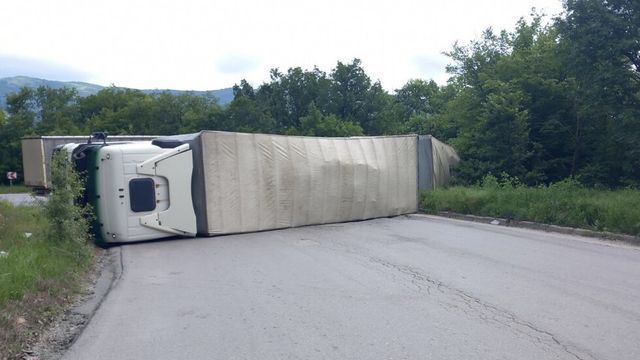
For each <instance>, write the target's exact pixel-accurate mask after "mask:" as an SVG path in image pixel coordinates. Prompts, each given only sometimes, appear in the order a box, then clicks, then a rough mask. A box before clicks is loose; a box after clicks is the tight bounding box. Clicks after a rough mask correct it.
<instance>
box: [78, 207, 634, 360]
mask: <svg viewBox="0 0 640 360" xmlns="http://www.w3.org/2000/svg"><path fill="white" fill-rule="evenodd" d="M122 257H123V273H122V277H121V278H120V279H119V280H118V282H117V283H116V284H115V287H114V288H113V289H112V291H111V293H110V294H109V295H108V296H107V298H106V299H105V301H104V303H103V304H102V306H101V307H100V309H99V310H98V312H97V313H96V315H95V317H94V318H93V319H92V320H91V322H90V323H89V325H88V327H87V328H86V329H85V331H84V332H83V334H82V335H81V336H80V338H79V339H78V340H77V341H76V343H75V344H74V345H73V346H72V348H71V349H70V350H69V351H68V352H67V354H66V355H65V358H66V359H536V360H539V359H614V360H623V359H629V360H637V359H640V248H637V247H633V246H628V245H624V244H615V243H609V242H603V241H598V240H593V239H586V238H580V237H575V236H568V235H558V234H551V233H544V232H538V231H532V230H524V229H514V228H505V227H500V226H493V225H484V224H477V223H468V222H463V221H457V220H450V219H444V218H438V217H430V216H420V215H412V216H407V217H399V218H394V219H378V220H372V221H364V222H357V223H347V224H337V225H324V226H310V227H304V228H298V229H287V230H280V231H271V232H262V233H254V234H244V235H233V236H223V237H215V238H202V239H188V240H172V241H163V242H155V243H144V244H136V245H129V246H123V247H122Z"/></svg>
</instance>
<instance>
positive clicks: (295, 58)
mask: <svg viewBox="0 0 640 360" xmlns="http://www.w3.org/2000/svg"><path fill="white" fill-rule="evenodd" d="M534 6H535V7H538V8H545V9H546V12H547V13H549V14H554V13H557V12H559V11H560V10H561V2H560V0H482V1H467V0H446V1H441V0H422V1H419V0H395V1H386V2H372V1H362V0H350V1H349V0H341V1H338V0H326V1H322V2H318V1H309V0H276V1H269V2H265V1H259V0H244V1H241V2H237V1H219V0H216V1H207V0H203V1H197V0H181V1H177V0H171V1H169V0H162V1H160V0H111V1H97V0H58V1H48V0H21V1H11V2H7V3H6V4H3V8H2V12H0V53H3V54H7V55H10V56H13V57H26V58H33V59H40V60H42V61H47V62H51V63H58V64H64V65H65V66H68V67H72V68H76V69H82V71H83V72H88V73H89V74H90V75H89V77H88V79H87V80H90V81H95V82H98V83H100V84H103V85H106V84H110V83H115V84H117V85H120V86H128V87H138V88H177V89H215V88H222V87H227V86H231V85H233V84H234V83H237V82H239V81H240V79H242V78H246V79H247V80H249V81H250V82H252V83H254V84H259V83H261V82H262V81H267V80H268V78H269V69H271V68H275V67H277V68H280V69H282V70H286V69H287V68H289V67H292V66H301V67H303V68H311V67H312V66H314V65H318V66H319V67H320V68H321V69H323V70H325V71H330V70H331V69H332V68H333V67H334V66H335V64H336V62H337V61H338V60H340V61H350V60H351V59H353V58H359V59H361V60H362V61H363V65H364V67H365V70H366V71H367V73H368V74H369V75H370V76H371V77H372V78H373V79H374V80H375V79H380V80H381V81H382V84H383V86H384V87H385V88H387V89H389V90H392V89H395V88H399V87H401V86H402V85H403V84H404V83H405V82H406V81H407V80H408V79H410V78H430V77H434V78H436V79H437V80H438V81H441V80H442V79H443V78H444V79H446V75H445V74H444V65H442V67H441V69H440V72H438V70H437V65H438V64H441V63H443V62H444V63H446V59H445V58H443V57H442V55H441V53H442V52H443V51H447V50H449V49H450V48H451V45H452V44H453V43H454V42H455V41H456V40H460V41H461V42H462V43H466V42H468V41H469V40H471V39H473V38H474V37H478V36H479V35H480V34H481V32H482V30H483V29H485V28H487V27H489V26H492V27H493V28H495V29H502V28H509V29H512V28H513V26H514V24H515V22H516V21H517V19H518V18H519V17H521V16H526V15H528V14H529V12H530V9H531V7H534ZM421 59H422V60H421ZM23 75H29V74H23ZM52 76H53V75H52Z"/></svg>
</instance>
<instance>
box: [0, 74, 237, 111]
mask: <svg viewBox="0 0 640 360" xmlns="http://www.w3.org/2000/svg"><path fill="white" fill-rule="evenodd" d="M25 86H26V87H29V88H34V89H35V88H38V87H40V86H48V87H50V88H52V89H62V88H65V87H67V88H74V89H76V90H77V91H78V95H80V96H89V95H93V94H95V93H97V92H98V91H100V90H102V89H104V88H105V87H104V86H101V85H96V84H90V83H85V82H79V81H54V80H45V79H38V78H32V77H28V76H13V77H6V78H1V79H0V108H4V107H6V96H7V94H10V93H13V92H17V91H20V89H21V88H22V87H25ZM141 91H142V92H144V93H147V94H156V93H161V92H163V91H167V92H170V93H171V94H174V95H179V94H182V93H186V92H190V93H192V94H194V95H198V96H204V95H205V94H207V93H209V94H213V96H215V97H216V98H218V103H219V104H220V105H222V106H224V105H226V104H228V103H230V102H231V100H233V89H232V88H225V89H219V90H210V91H183V90H171V89H154V90H151V89H143V90H141Z"/></svg>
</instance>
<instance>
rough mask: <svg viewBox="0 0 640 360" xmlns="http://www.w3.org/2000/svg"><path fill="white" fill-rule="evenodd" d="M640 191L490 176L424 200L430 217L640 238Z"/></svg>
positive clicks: (435, 193) (567, 181)
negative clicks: (446, 214) (468, 217)
mask: <svg viewBox="0 0 640 360" xmlns="http://www.w3.org/2000/svg"><path fill="white" fill-rule="evenodd" d="M637 204H640V190H637V189H621V190H607V189H593V188H586V187H584V186H583V185H581V184H580V183H579V182H577V181H576V180H574V179H566V180H563V181H561V182H558V183H555V184H551V185H549V186H537V187H527V186H524V185H522V184H521V183H519V182H518V181H517V180H516V179H513V178H509V177H505V176H503V177H501V178H496V177H495V176H492V175H489V176H485V177H484V178H483V180H482V181H481V182H480V183H479V184H477V185H475V186H468V187H463V186H453V187H450V188H446V189H439V190H436V191H432V192H425V193H423V194H422V195H421V207H422V209H423V210H424V211H426V212H429V213H438V212H441V211H451V212H458V213H462V214H474V215H481V216H492V217H499V218H507V219H515V220H527V221H534V222H540V223H546V224H555V225H562V226H571V227H580V228H587V229H593V230H598V231H611V232H619V233H625V234H630V235H636V236H638V235H640V207H638V206H637Z"/></svg>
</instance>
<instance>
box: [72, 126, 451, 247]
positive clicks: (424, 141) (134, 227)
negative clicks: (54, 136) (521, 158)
mask: <svg viewBox="0 0 640 360" xmlns="http://www.w3.org/2000/svg"><path fill="white" fill-rule="evenodd" d="M66 149H67V150H70V151H71V152H72V156H71V158H72V159H73V162H74V164H75V167H76V169H77V170H79V171H80V172H81V174H83V176H85V177H86V194H85V197H84V198H85V200H86V202H87V203H89V204H90V205H91V206H92V207H93V209H94V211H95V221H94V224H93V227H94V232H95V236H96V240H97V242H98V243H101V244H108V243H123V242H133V241H143V240H152V239H159V238H163V237H169V236H176V235H179V236H196V235H201V236H214V235H223V234H234V233H244V232H253V231H263V230H272V229H282V228H288V227H296V226H303V225H314V224H326V223H336V222H346V221H354V220H364V219H371V218H377V217H389V216H396V215H401V214H407V213H414V212H416V211H417V209H418V194H419V191H421V190H428V189H429V187H431V188H433V187H435V186H437V184H438V183H439V182H442V181H444V180H446V179H443V176H445V177H446V176H447V175H448V171H449V167H450V166H451V165H453V164H455V163H456V162H457V161H458V158H457V155H456V154H455V151H454V150H453V149H452V148H450V147H449V146H447V145H445V144H443V143H441V142H439V141H437V140H436V139H434V138H432V137H430V136H416V135H402V136H380V137H344V138H321V137H303V136H283V135H268V134H247V133H233V132H221V131H202V132H199V133H195V134H186V135H176V136H168V137H159V138H156V139H154V140H152V141H135V142H129V143H119V144H110V143H106V142H105V143H93V144H81V145H78V146H75V147H73V148H70V147H66ZM444 168H446V171H445V170H444ZM443 172H446V174H442V173H443ZM436 173H438V174H436Z"/></svg>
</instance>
